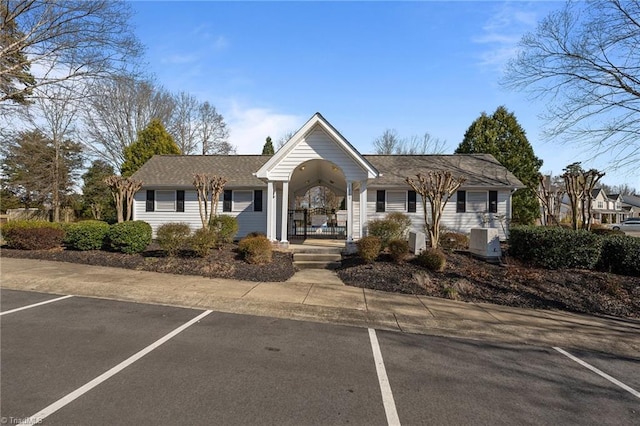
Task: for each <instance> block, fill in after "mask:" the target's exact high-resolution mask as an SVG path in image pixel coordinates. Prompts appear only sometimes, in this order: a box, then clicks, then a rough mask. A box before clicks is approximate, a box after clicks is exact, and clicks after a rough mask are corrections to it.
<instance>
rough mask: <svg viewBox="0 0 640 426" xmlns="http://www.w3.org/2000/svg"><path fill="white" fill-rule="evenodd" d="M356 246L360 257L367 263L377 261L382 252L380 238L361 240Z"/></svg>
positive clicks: (372, 237)
mask: <svg viewBox="0 0 640 426" xmlns="http://www.w3.org/2000/svg"><path fill="white" fill-rule="evenodd" d="M356 245H357V246H358V256H360V257H361V258H362V259H364V261H365V262H367V263H372V262H373V261H374V260H376V258H377V257H378V255H379V254H380V251H381V250H382V242H381V241H380V238H378V237H376V236H372V235H370V236H368V237H364V238H360V239H359V240H358V242H357V243H356Z"/></svg>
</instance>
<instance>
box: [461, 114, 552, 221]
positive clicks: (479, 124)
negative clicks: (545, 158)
mask: <svg viewBox="0 0 640 426" xmlns="http://www.w3.org/2000/svg"><path fill="white" fill-rule="evenodd" d="M455 153H456V154H491V155H493V156H494V157H495V158H496V160H498V161H499V162H500V163H501V164H502V165H503V166H504V167H506V168H507V170H509V171H510V172H511V173H513V174H514V175H515V177H517V178H518V179H519V180H520V181H521V182H522V183H523V184H525V185H526V186H527V187H526V188H522V189H519V190H517V191H516V192H515V193H514V194H513V221H514V222H517V223H520V224H531V223H533V222H534V221H535V219H536V218H538V217H539V215H540V204H539V202H538V199H537V195H536V189H537V187H538V184H539V180H538V175H539V174H540V172H539V170H540V167H541V166H542V160H541V159H539V158H538V157H536V156H535V154H534V152H533V148H532V146H531V144H530V143H529V141H528V140H527V136H526V135H525V132H524V130H523V129H522V127H521V126H520V124H518V121H517V120H516V117H515V115H514V114H513V113H512V112H509V111H507V109H506V108H505V107H504V106H500V107H498V108H497V109H496V110H495V112H494V113H493V114H492V115H487V114H486V113H484V112H483V113H482V114H481V115H480V117H479V118H477V119H476V120H475V121H474V122H473V123H472V124H471V126H469V128H468V129H467V131H466V133H465V134H464V139H463V141H462V142H461V143H460V145H459V146H458V148H457V149H456V151H455Z"/></svg>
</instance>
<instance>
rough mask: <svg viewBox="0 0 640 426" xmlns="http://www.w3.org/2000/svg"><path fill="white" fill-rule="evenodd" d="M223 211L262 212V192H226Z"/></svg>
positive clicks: (228, 190)
mask: <svg viewBox="0 0 640 426" xmlns="http://www.w3.org/2000/svg"><path fill="white" fill-rule="evenodd" d="M222 211H224V212H242V211H254V212H261V211H262V190H261V189H257V190H255V191H253V190H230V189H227V190H225V191H224V194H223V199H222Z"/></svg>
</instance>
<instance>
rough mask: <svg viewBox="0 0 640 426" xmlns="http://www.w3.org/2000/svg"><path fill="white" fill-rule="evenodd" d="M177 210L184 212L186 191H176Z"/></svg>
mask: <svg viewBox="0 0 640 426" xmlns="http://www.w3.org/2000/svg"><path fill="white" fill-rule="evenodd" d="M176 211H177V212H184V191H176Z"/></svg>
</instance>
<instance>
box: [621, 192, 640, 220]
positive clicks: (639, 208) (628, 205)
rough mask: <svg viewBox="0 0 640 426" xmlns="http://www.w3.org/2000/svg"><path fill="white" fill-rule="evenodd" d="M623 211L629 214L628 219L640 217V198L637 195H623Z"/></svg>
mask: <svg viewBox="0 0 640 426" xmlns="http://www.w3.org/2000/svg"><path fill="white" fill-rule="evenodd" d="M622 209H623V210H625V211H626V212H627V213H628V214H627V217H640V197H639V196H637V195H623V196H622Z"/></svg>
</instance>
